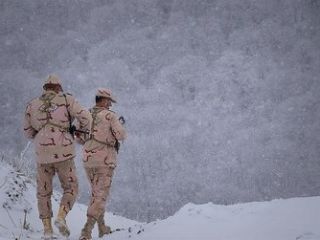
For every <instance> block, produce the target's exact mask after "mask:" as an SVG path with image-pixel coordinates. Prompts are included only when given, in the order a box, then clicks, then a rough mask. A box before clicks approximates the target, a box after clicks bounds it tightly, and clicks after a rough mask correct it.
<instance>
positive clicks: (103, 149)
mask: <svg viewBox="0 0 320 240" xmlns="http://www.w3.org/2000/svg"><path fill="white" fill-rule="evenodd" d="M90 112H91V114H92V118H93V122H92V128H91V136H90V138H89V139H86V141H85V144H84V147H83V162H84V166H85V167H104V166H108V167H113V168H115V167H116V156H117V152H116V150H115V148H114V146H115V144H116V140H118V141H121V140H124V139H125V138H126V131H125V129H124V127H123V126H122V124H121V123H120V121H119V119H118V116H117V115H116V114H115V113H114V112H112V111H110V110H108V109H106V108H103V107H97V106H95V107H93V108H92V109H90Z"/></svg>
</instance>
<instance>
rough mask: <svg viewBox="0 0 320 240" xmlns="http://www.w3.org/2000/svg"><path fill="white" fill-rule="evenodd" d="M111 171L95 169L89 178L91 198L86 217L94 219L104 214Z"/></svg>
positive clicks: (104, 168)
mask: <svg viewBox="0 0 320 240" xmlns="http://www.w3.org/2000/svg"><path fill="white" fill-rule="evenodd" d="M112 174H113V171H110V168H108V167H99V168H95V171H94V174H93V177H92V178H91V179H92V180H91V183H90V184H91V187H92V196H91V201H90V204H89V207H88V210H87V215H88V216H91V217H93V218H95V219H97V220H98V219H99V216H100V215H101V214H103V213H104V211H105V205H106V200H107V197H108V194H109V190H110V186H111V182H112Z"/></svg>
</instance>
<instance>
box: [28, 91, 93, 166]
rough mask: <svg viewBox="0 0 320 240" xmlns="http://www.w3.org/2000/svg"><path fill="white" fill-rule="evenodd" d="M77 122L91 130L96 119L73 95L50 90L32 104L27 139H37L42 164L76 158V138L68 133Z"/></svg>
mask: <svg viewBox="0 0 320 240" xmlns="http://www.w3.org/2000/svg"><path fill="white" fill-rule="evenodd" d="M68 112H69V113H68ZM69 116H70V118H71V119H69ZM74 119H76V120H77V121H78V122H79V125H80V128H81V129H83V130H90V128H91V122H92V117H91V115H90V113H89V111H87V110H86V109H85V108H83V107H82V106H81V105H80V104H79V103H78V102H77V101H76V100H75V98H74V97H73V96H72V95H70V94H64V93H62V92H60V93H55V92H54V91H50V90H49V91H44V93H43V94H42V95H41V96H40V97H39V98H36V99H33V100H32V101H30V102H29V104H28V105H27V107H26V111H25V117H24V133H25V136H26V137H27V138H30V139H34V145H35V152H36V156H37V162H38V163H40V164H42V163H54V162H60V161H64V160H68V159H71V158H74V157H75V149H74V143H73V142H74V140H73V136H71V134H70V133H69V131H68V129H69V124H70V121H73V120H74Z"/></svg>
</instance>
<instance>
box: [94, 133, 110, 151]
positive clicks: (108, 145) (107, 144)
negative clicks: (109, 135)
mask: <svg viewBox="0 0 320 240" xmlns="http://www.w3.org/2000/svg"><path fill="white" fill-rule="evenodd" d="M89 140H93V141H95V142H97V143H101V144H103V145H106V146H107V147H112V148H114V147H115V145H114V144H111V143H108V142H104V141H100V140H98V139H96V138H95V137H94V135H93V134H90V136H89V139H88V141H89Z"/></svg>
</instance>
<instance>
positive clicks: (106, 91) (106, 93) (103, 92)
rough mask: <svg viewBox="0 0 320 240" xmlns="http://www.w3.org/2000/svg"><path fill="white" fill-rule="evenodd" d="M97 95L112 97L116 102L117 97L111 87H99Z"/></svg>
mask: <svg viewBox="0 0 320 240" xmlns="http://www.w3.org/2000/svg"><path fill="white" fill-rule="evenodd" d="M96 96H97V97H104V98H108V99H110V100H111V101H112V102H114V103H116V102H117V101H116V99H115V97H114V96H113V95H112V92H111V90H110V89H107V88H98V90H97V93H96Z"/></svg>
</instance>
